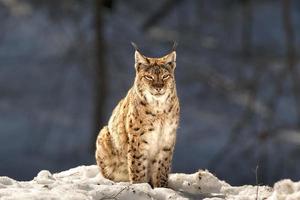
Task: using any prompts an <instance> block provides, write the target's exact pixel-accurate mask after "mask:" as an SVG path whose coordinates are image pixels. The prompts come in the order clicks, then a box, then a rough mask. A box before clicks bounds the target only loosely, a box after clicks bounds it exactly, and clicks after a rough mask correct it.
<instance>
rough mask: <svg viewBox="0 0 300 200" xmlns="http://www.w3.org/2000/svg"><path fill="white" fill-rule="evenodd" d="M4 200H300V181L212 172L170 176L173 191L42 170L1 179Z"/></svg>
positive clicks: (95, 174)
mask: <svg viewBox="0 0 300 200" xmlns="http://www.w3.org/2000/svg"><path fill="white" fill-rule="evenodd" d="M0 199H1V200H16V199H17V200H18V199H22V200H50V199H51V200H56V199H64V200H96V199H97V200H104V199H106V200H108V199H124V200H139V199H145V200H147V199H149V200H150V199H157V200H164V199H168V200H172V199H178V200H179V199H180V200H184V199H205V200H209V199H214V200H220V199H235V200H240V199H241V200H255V199H270V200H277V199H278V200H281V199H290V200H294V199H295V200H296V199H300V182H292V181H291V180H282V181H279V182H277V183H276V184H275V185H274V189H273V188H271V187H268V186H251V185H245V186H240V187H233V186H230V185H229V184H228V183H226V182H224V181H221V180H219V179H218V178H217V177H215V176H214V175H213V174H211V173H210V172H208V171H206V170H205V171H203V170H199V171H198V172H196V173H194V174H170V178H169V188H155V189H152V188H151V187H150V185H149V184H147V183H140V184H130V183H128V182H121V183H115V182H113V181H110V180H108V179H105V178H104V177H102V176H101V174H100V173H99V170H98V167H97V166H96V165H92V166H80V167H76V168H73V169H70V170H67V171H63V172H60V173H56V174H51V173H50V172H49V171H47V170H42V171H41V172H39V173H38V175H37V176H36V177H35V178H34V179H33V180H32V181H16V180H13V179H11V178H9V177H5V176H3V177H0Z"/></svg>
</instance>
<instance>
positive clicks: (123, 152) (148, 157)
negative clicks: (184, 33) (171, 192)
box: [95, 50, 180, 187]
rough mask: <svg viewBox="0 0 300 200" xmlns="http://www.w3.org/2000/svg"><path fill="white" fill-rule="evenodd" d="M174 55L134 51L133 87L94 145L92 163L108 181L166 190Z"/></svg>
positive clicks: (174, 107)
mask: <svg viewBox="0 0 300 200" xmlns="http://www.w3.org/2000/svg"><path fill="white" fill-rule="evenodd" d="M175 67H176V52H175V51H172V52H171V53H170V54H168V55H166V56H164V57H161V58H149V57H146V56H144V55H142V54H141V53H140V52H139V51H138V50H137V51H136V52H135V69H136V77H135V81H134V85H133V86H132V88H131V89H130V90H129V91H128V93H127V95H126V97H125V98H124V99H122V100H121V101H120V102H119V104H118V105H117V106H116V108H115V109H114V111H113V113H112V115H111V117H110V120H109V122H108V125H107V126H105V127H103V128H102V130H101V131H100V133H99V135H98V138H97V141H96V145H97V148H96V153H95V157H96V161H97V164H98V166H99V167H100V171H101V173H102V174H103V176H104V177H106V178H108V179H110V180H113V181H130V182H132V183H141V182H148V183H149V184H150V185H151V186H152V187H166V186H167V180H168V174H169V172H170V168H171V162H172V156H173V152H174V147H175V141H176V130H177V127H178V123H179V110H180V108H179V101H178V97H177V93H176V85H175V76H174V69H175Z"/></svg>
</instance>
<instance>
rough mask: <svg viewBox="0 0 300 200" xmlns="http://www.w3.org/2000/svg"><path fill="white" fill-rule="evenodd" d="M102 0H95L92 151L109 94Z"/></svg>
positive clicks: (101, 124)
mask: <svg viewBox="0 0 300 200" xmlns="http://www.w3.org/2000/svg"><path fill="white" fill-rule="evenodd" d="M102 3H103V2H102V0H94V8H95V11H94V13H95V15H94V26H95V54H96V55H95V56H96V59H95V60H96V62H95V66H94V72H95V74H94V76H93V78H94V80H93V81H94V90H95V92H94V96H93V97H94V105H95V106H94V114H93V127H94V128H93V129H92V130H93V134H92V136H93V137H92V141H91V152H92V153H94V152H95V147H96V138H97V135H98V133H99V130H100V129H101V128H102V126H103V124H104V106H105V100H106V94H107V82H106V81H107V80H106V67H105V62H104V58H105V47H104V39H103V35H102V25H103V24H102V9H103V8H102Z"/></svg>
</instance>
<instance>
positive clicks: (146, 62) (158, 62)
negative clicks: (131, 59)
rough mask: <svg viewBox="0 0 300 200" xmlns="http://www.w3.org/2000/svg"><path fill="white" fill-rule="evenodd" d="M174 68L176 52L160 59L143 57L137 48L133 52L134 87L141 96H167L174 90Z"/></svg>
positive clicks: (173, 51)
mask: <svg viewBox="0 0 300 200" xmlns="http://www.w3.org/2000/svg"><path fill="white" fill-rule="evenodd" d="M175 67H176V52H175V50H174V49H173V50H172V52H171V53H169V54H167V55H165V56H163V57H160V58H150V57H146V56H144V55H143V54H142V53H141V52H140V51H139V50H138V49H137V48H136V51H135V69H136V79H135V85H136V87H137V91H138V92H139V93H140V94H141V95H142V96H149V95H151V96H152V97H154V98H156V99H157V98H160V97H162V96H165V94H169V93H170V92H172V91H173V90H174V88H175V77H174V69H175Z"/></svg>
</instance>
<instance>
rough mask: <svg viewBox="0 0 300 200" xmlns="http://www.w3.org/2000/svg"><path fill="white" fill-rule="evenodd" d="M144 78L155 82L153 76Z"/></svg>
mask: <svg viewBox="0 0 300 200" xmlns="http://www.w3.org/2000/svg"><path fill="white" fill-rule="evenodd" d="M144 77H145V79H147V80H149V81H153V80H154V78H153V77H152V76H149V75H145V76H144Z"/></svg>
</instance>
